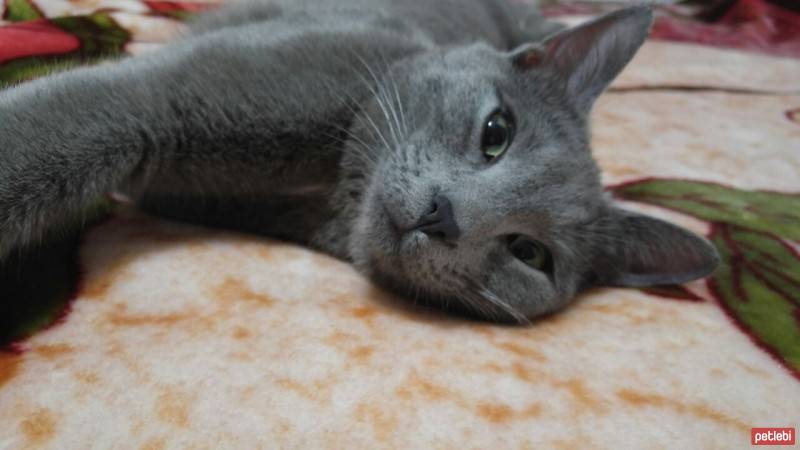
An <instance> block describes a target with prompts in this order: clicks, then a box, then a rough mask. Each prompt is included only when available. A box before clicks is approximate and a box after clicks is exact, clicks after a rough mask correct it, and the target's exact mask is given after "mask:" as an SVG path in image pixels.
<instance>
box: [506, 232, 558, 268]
mask: <svg viewBox="0 0 800 450" xmlns="http://www.w3.org/2000/svg"><path fill="white" fill-rule="evenodd" d="M508 249H509V250H510V251H511V254H512V255H514V257H515V258H517V259H518V260H520V261H522V262H524V263H525V264H527V265H529V266H531V267H533V268H534V269H536V270H543V271H544V270H546V271H549V270H550V269H551V268H552V257H551V256H550V251H548V250H547V247H545V246H544V244H542V243H541V242H539V241H534V240H533V239H529V238H527V237H525V236H519V235H517V236H511V237H510V238H509V241H508Z"/></svg>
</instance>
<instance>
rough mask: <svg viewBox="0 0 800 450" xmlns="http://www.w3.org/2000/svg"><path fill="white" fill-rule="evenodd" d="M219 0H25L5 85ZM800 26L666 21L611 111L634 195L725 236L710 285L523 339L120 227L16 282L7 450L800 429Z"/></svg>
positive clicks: (736, 8)
mask: <svg viewBox="0 0 800 450" xmlns="http://www.w3.org/2000/svg"><path fill="white" fill-rule="evenodd" d="M782 4H783V6H782ZM206 6H207V5H202V4H194V3H174V2H162V1H139V0H70V1H66V0H35V1H34V0H6V1H5V2H4V3H3V6H2V8H3V9H2V18H3V21H4V23H5V25H4V26H2V27H0V82H2V83H4V84H9V83H18V82H24V80H26V79H29V78H31V77H34V76H37V75H39V74H41V73H44V72H46V71H50V70H53V68H52V64H53V63H55V64H58V65H60V66H68V65H71V64H75V63H93V62H94V61H96V60H97V59H98V58H101V57H106V56H111V55H118V54H124V53H132V54H135V53H138V52H142V51H149V50H151V49H153V48H155V47H157V46H158V45H159V43H161V42H164V41H165V40H168V39H169V38H171V37H172V36H174V35H175V34H176V33H177V32H178V31H179V30H180V27H181V24H180V20H181V19H183V18H184V17H186V16H188V15H191V14H192V13H193V12H195V11H197V10H201V9H203V8H205V7H206ZM605 8H608V5H604V4H602V3H592V4H586V3H584V4H580V5H577V6H575V5H562V4H558V5H554V6H552V7H551V8H550V9H549V10H548V13H549V14H552V15H558V16H561V17H562V18H563V19H564V20H567V21H572V22H575V21H580V20H583V19H584V18H585V17H586V16H587V15H591V14H595V13H597V12H598V11H600V10H602V9H605ZM796 14H797V12H796V11H795V10H792V9H791V2H778V1H775V2H772V3H768V2H766V1H756V0H751V1H740V2H719V4H718V5H716V10H713V11H711V10H707V9H702V8H701V10H698V9H697V8H696V7H694V6H691V5H689V6H684V5H667V6H664V7H662V8H661V10H660V12H659V19H658V22H657V24H656V26H655V28H654V30H655V31H654V39H653V40H650V41H648V42H647V43H646V44H645V46H644V47H643V49H642V51H641V53H640V54H639V55H638V56H637V57H636V58H635V60H634V61H633V62H632V64H631V65H630V66H629V68H627V69H626V71H625V72H624V73H623V75H622V76H621V77H620V78H619V79H618V80H617V82H615V84H614V85H613V87H612V88H611V90H610V91H609V92H608V93H606V94H605V95H604V96H603V97H602V98H601V99H600V100H599V102H598V104H597V106H596V108H595V111H594V113H593V114H594V115H593V118H592V119H593V144H594V148H595V157H596V159H597V160H598V162H599V164H600V166H601V167H602V169H603V173H604V181H605V182H606V184H607V185H608V189H609V192H610V194H612V195H614V196H616V197H617V198H618V199H619V200H620V201H621V202H623V203H624V204H625V206H626V207H628V208H631V209H636V210H640V211H645V212H647V213H650V214H653V215H656V216H659V217H662V218H665V219H667V220H671V221H674V222H676V223H679V224H681V225H683V226H686V227H688V228H690V229H692V230H694V231H696V232H698V233H702V234H705V235H707V236H709V238H710V239H711V240H712V241H713V243H714V244H715V245H716V246H717V248H718V249H719V252H720V255H721V256H722V260H723V263H722V266H721V267H720V269H719V270H718V271H717V272H716V273H715V274H713V275H712V276H711V277H709V278H708V279H706V280H700V281H697V282H694V283H691V284H689V285H686V286H670V287H663V288H658V289H649V290H645V291H642V290H632V289H625V290H623V289H605V290H596V291H592V292H589V293H587V294H585V295H583V296H582V297H581V298H579V299H578V300H577V301H576V302H575V304H574V305H573V306H572V307H571V308H569V309H567V310H566V311H564V312H563V313H560V314H555V315H553V316H550V317H547V318H544V319H542V320H539V321H536V322H535V323H533V324H532V325H530V326H525V327H507V326H498V325H492V324H486V323H478V322H471V321H467V320H464V319H458V318H453V317H449V316H447V315H444V314H441V313H439V312H437V311H431V310H428V309H425V308H422V307H420V306H416V305H413V304H412V303H410V302H408V301H406V300H404V299H400V298H396V297H394V296H393V295H391V294H389V293H387V292H384V291H382V290H380V289H379V288H377V287H375V286H374V285H372V284H371V283H370V282H369V281H368V280H366V279H365V278H363V277H362V276H361V275H359V274H358V273H357V272H355V271H354V270H353V269H352V268H351V267H350V266H349V265H348V264H346V263H344V262H341V261H338V260H335V259H332V258H330V257H328V256H325V255H322V254H318V253H314V252H312V251H309V250H307V249H304V248H301V247H297V246H294V245H290V244H286V243H282V242H277V241H273V240H269V239H264V238H260V237H255V236H249V235H242V234H234V233H230V232H224V231H219V230H212V229H206V228H201V227H195V226H189V225H184V224H177V223H171V222H168V221H164V220H161V219H158V218H155V217H149V216H146V215H144V214H142V213H139V212H137V211H135V210H133V209H131V208H129V207H121V208H118V211H117V212H116V213H115V214H114V215H113V216H111V217H110V218H108V219H106V220H104V221H101V222H99V223H98V224H97V225H95V226H94V227H92V228H91V229H90V230H89V231H88V233H86V234H85V235H84V236H82V237H79V236H75V237H74V239H72V240H69V239H68V240H67V241H68V242H64V243H60V244H53V245H50V246H48V245H43V246H42V248H41V252H40V253H39V254H36V255H32V256H30V258H31V259H30V261H29V262H28V263H27V267H28V268H29V269H32V270H30V271H27V272H25V273H22V272H20V271H15V272H14V273H8V271H6V273H2V274H0V281H2V282H3V284H4V286H6V287H7V286H11V287H12V288H9V289H6V290H5V291H3V292H6V293H8V292H12V294H13V295H11V294H6V298H2V299H0V337H2V339H3V346H4V347H3V350H2V351H0V449H21V448H53V449H64V448H123V449H124V448H141V449H165V448H370V449H377V448H443V449H444V448H514V449H517V448H519V449H523V448H725V449H730V448H747V447H749V446H750V443H751V429H752V428H754V427H793V428H795V429H796V428H797V427H798V425H800V253H798V250H800V244H798V242H800V60H798V59H797V57H798V56H800V55H799V54H798V52H797V49H798V48H800V46H798V42H800V33H798V32H797V25H798V22H797V21H796V20H797V17H798V16H797V15H796ZM42 62H47V63H48V66H47V67H48V68H45V69H43V68H42V67H43V66H42V65H41V63H42ZM0 145H2V137H0ZM23 265H24V264H23ZM12 297H13V298H12Z"/></svg>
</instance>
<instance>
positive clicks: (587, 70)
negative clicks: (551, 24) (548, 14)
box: [511, 6, 653, 108]
mask: <svg viewBox="0 0 800 450" xmlns="http://www.w3.org/2000/svg"><path fill="white" fill-rule="evenodd" d="M652 22H653V13H652V10H651V8H650V7H647V6H634V7H630V8H625V9H621V10H618V11H615V12H612V13H610V14H606V15H604V16H601V17H599V18H597V19H595V20H592V21H590V22H587V23H584V24H582V25H579V26H577V27H575V28H570V29H566V30H563V31H560V32H558V33H556V34H554V35H552V36H550V37H548V38H546V39H545V40H544V41H543V42H541V43H536V44H527V45H524V46H522V47H519V48H517V49H516V50H514V51H512V53H511V57H512V60H513V62H514V64H515V65H516V66H517V67H518V68H520V69H523V70H528V69H532V68H540V69H547V70H552V71H554V72H555V74H556V75H558V76H559V78H560V79H563V80H565V81H566V83H567V85H566V87H567V94H568V95H569V97H570V98H573V99H576V100H577V101H578V104H579V107H582V108H589V107H590V106H591V104H592V103H593V102H594V99H595V98H597V96H599V95H600V94H601V93H602V92H603V90H604V89H605V88H606V87H607V86H608V85H609V84H610V83H611V81H612V80H613V79H614V78H615V77H616V76H617V75H618V74H619V72H620V71H622V69H623V68H624V67H625V66H626V65H627V64H628V62H629V61H630V60H631V58H633V55H634V54H635V53H636V51H637V50H638V49H639V47H640V46H641V45H642V44H643V43H644V40H645V38H647V34H648V32H649V30H650V25H651V24H652Z"/></svg>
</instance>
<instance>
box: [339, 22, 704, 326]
mask: <svg viewBox="0 0 800 450" xmlns="http://www.w3.org/2000/svg"><path fill="white" fill-rule="evenodd" d="M649 23H650V14H649V11H648V10H646V9H643V8H634V9H629V10H624V11H623V12H620V13H616V14H612V15H609V16H605V17H603V18H601V19H599V20H597V21H594V22H591V23H589V24H587V25H584V26H582V27H579V28H578V29H575V30H569V31H567V32H563V33H560V34H558V35H556V36H554V37H552V38H550V39H549V40H547V41H546V42H544V43H541V44H536V45H529V46H525V47H522V48H519V49H517V50H514V51H512V52H509V53H503V52H498V51H496V50H494V49H491V48H489V47H487V46H484V45H481V44H476V45H472V46H467V47H460V48H454V49H448V50H443V51H440V52H431V53H426V54H423V55H420V56H418V57H416V58H414V59H413V60H411V61H404V62H403V63H402V64H401V65H399V66H398V67H394V68H393V70H391V71H390V72H389V75H388V76H387V77H386V78H385V79H383V80H382V82H381V83H380V84H381V86H380V90H379V91H377V92H376V93H375V94H376V95H375V98H374V99H373V100H372V102H371V103H370V104H369V105H367V107H366V109H365V111H364V116H363V117H362V118H361V120H360V121H359V123H360V127H361V133H362V134H363V135H364V140H365V141H370V144H369V145H370V146H371V147H372V148H373V150H374V154H375V155H376V156H375V164H374V166H373V167H372V170H371V173H370V177H369V181H368V186H367V188H366V190H365V192H364V195H363V197H362V199H361V205H360V211H359V215H358V218H357V220H356V223H355V226H354V227H353V231H352V236H351V237H350V253H351V256H352V258H353V260H354V262H355V263H356V264H357V265H358V266H359V267H361V268H362V270H365V271H366V272H368V273H370V274H371V275H373V276H374V277H375V278H377V279H379V280H381V281H383V282H384V283H386V284H388V285H391V286H392V287H394V288H397V289H401V290H404V291H406V292H407V293H409V294H411V295H412V296H419V297H420V298H423V299H424V300H426V301H429V302H438V303H441V304H442V305H447V306H451V307H455V308H457V309H461V310H464V311H468V312H471V313H473V314H477V315H478V316H480V317H484V318H487V319H492V320H500V321H517V322H524V321H526V320H528V319H529V318H532V317H535V316H538V315H541V314H544V313H547V312H551V311H554V310H556V309H558V308H560V307H562V306H563V305H565V304H566V303H568V301H569V300H570V299H571V298H573V297H574V296H575V294H576V293H577V292H579V291H580V290H582V289H585V288H587V287H589V286H592V285H596V284H612V285H613V284H617V285H646V284H663V283H673V282H682V281H686V280H688V279H692V278H696V277H699V276H703V275H706V274H707V273H708V272H709V271H710V270H712V269H713V267H714V266H715V265H716V255H715V253H714V250H713V248H712V247H711V246H710V245H709V244H708V243H707V242H705V241H704V240H703V239H702V238H699V237H697V236H694V235H692V234H691V233H688V232H686V231H684V230H681V229H680V228H678V227H675V226H672V225H669V224H667V223H665V222H661V221H658V220H656V219H652V218H647V217H644V216H640V215H636V214H633V213H628V212H624V211H622V210H619V209H617V208H615V207H614V206H613V205H611V204H610V202H609V201H608V200H607V199H606V197H605V195H604V193H603V189H602V186H601V184H600V178H599V171H598V168H597V166H596V164H595V162H594V160H593V159H592V157H591V152H590V148H589V143H588V137H587V135H588V133H587V123H586V121H587V116H588V112H589V109H590V108H591V104H592V102H593V101H594V99H595V98H596V96H597V95H599V94H600V92H602V90H603V89H604V88H605V87H606V86H607V85H608V83H609V82H610V81H611V80H612V79H613V78H614V76H616V74H617V73H618V72H619V71H620V70H621V69H622V67H624V65H625V64H626V63H627V62H628V61H629V60H630V58H631V57H632V56H633V53H634V52H635V50H636V49H637V48H638V47H639V45H640V44H641V43H642V41H643V39H644V37H645V35H646V32H647V29H648V26H649Z"/></svg>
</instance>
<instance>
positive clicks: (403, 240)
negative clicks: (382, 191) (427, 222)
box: [381, 203, 430, 256]
mask: <svg viewBox="0 0 800 450" xmlns="http://www.w3.org/2000/svg"><path fill="white" fill-rule="evenodd" d="M381 209H382V212H383V218H384V222H385V223H386V228H387V229H388V231H389V232H388V235H389V239H388V241H389V242H387V244H389V245H390V248H392V250H393V251H392V253H394V254H395V255H396V256H401V255H402V256H414V255H419V254H420V252H422V251H423V249H424V248H425V247H426V246H427V245H429V244H430V242H429V241H430V238H429V237H428V236H427V235H425V233H422V232H421V231H418V230H414V229H406V228H403V227H402V226H401V225H400V224H398V223H397V221H396V220H395V218H394V216H393V215H392V213H391V212H390V211H389V208H388V207H387V206H386V204H385V203H383V204H382V205H381Z"/></svg>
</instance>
